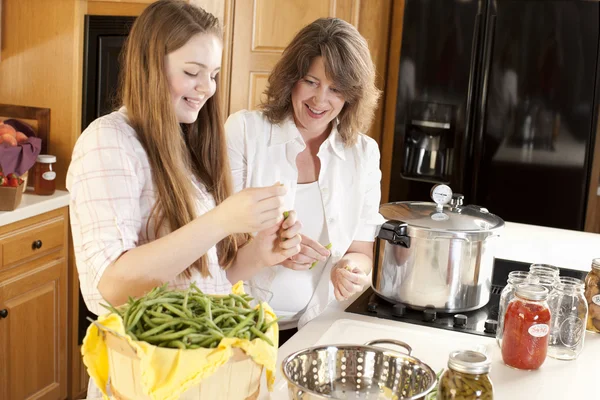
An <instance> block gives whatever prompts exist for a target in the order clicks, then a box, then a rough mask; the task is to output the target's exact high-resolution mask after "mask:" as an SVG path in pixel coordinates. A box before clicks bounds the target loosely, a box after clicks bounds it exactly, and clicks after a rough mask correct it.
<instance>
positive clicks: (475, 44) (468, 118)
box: [457, 11, 481, 191]
mask: <svg viewBox="0 0 600 400" xmlns="http://www.w3.org/2000/svg"><path fill="white" fill-rule="evenodd" d="M480 26H481V11H478V12H477V15H476V16H475V23H474V25H473V39H472V42H471V60H470V64H469V86H468V87H467V106H466V110H465V114H466V115H465V134H464V137H465V138H466V140H465V141H464V142H463V144H462V146H461V147H462V149H463V154H462V157H460V165H459V171H458V176H459V177H460V178H459V179H460V181H459V185H458V186H459V187H458V188H457V190H462V191H464V189H465V183H466V182H465V181H464V180H465V171H466V161H467V159H468V158H469V153H470V149H469V144H468V143H470V142H471V140H470V139H469V138H470V137H471V129H472V126H473V122H472V121H473V119H472V117H473V106H472V104H473V93H474V91H475V84H476V82H477V81H476V78H475V71H476V68H477V60H478V59H479V54H478V49H479V42H480V36H481V34H480V32H479V31H480V29H481V28H480Z"/></svg>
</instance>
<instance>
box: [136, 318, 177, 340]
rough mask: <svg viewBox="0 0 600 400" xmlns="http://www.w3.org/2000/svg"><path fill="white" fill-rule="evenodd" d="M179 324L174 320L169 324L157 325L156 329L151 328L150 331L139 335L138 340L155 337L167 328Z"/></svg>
mask: <svg viewBox="0 0 600 400" xmlns="http://www.w3.org/2000/svg"><path fill="white" fill-rule="evenodd" d="M179 323H180V321H179V320H176V319H174V320H172V321H169V322H165V323H164V324H162V325H159V326H157V327H156V328H152V329H150V330H148V331H146V332H144V333H143V334H141V335H140V339H146V338H147V337H150V336H153V335H156V334H158V333H160V332H162V331H164V330H165V329H167V328H169V327H171V326H174V325H178V324H179Z"/></svg>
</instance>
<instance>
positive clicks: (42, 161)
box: [33, 154, 56, 196]
mask: <svg viewBox="0 0 600 400" xmlns="http://www.w3.org/2000/svg"><path fill="white" fill-rule="evenodd" d="M55 162H56V156H51V155H48V154H40V155H39V156H37V159H36V162H35V166H34V169H33V171H34V173H33V191H34V193H35V194H37V195H41V196H50V195H51V194H54V191H55V190H56V172H54V171H53V165H54V163H55Z"/></svg>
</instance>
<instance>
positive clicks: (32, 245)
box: [0, 219, 65, 267]
mask: <svg viewBox="0 0 600 400" xmlns="http://www.w3.org/2000/svg"><path fill="white" fill-rule="evenodd" d="M64 245H65V243H64V220H62V219H61V220H57V221H53V222H48V223H46V224H40V225H34V226H32V227H31V228H30V229H26V230H24V231H22V232H19V233H16V234H15V235H11V236H10V237H8V238H6V239H5V240H3V241H2V242H0V246H1V247H2V251H0V254H1V255H2V266H3V267H7V266H9V265H12V264H17V263H21V262H24V261H27V260H28V259H30V258H34V257H39V256H41V255H44V254H47V253H49V252H51V251H57V250H60V249H61V247H63V246H64Z"/></svg>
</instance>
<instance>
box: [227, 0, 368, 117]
mask: <svg viewBox="0 0 600 400" xmlns="http://www.w3.org/2000/svg"><path fill="white" fill-rule="evenodd" d="M359 3H360V2H359V0H337V1H336V0H286V1H284V2H282V1H280V0H254V1H247V0H242V1H236V2H235V10H234V21H235V24H234V26H233V51H232V53H231V54H232V56H231V57H232V59H231V86H230V87H231V93H230V102H229V113H234V112H236V111H239V110H242V109H249V110H252V109H255V108H256V106H257V105H258V104H259V103H260V101H261V95H262V93H263V92H264V90H265V88H266V84H267V78H268V76H269V72H270V71H271V69H272V68H273V66H275V63H276V62H277V61H278V60H279V57H280V56H281V53H282V52H283V50H284V49H285V47H286V46H287V45H288V43H289V42H290V41H291V40H292V38H293V37H294V35H295V34H296V33H297V32H298V31H299V30H300V29H302V28H303V27H304V26H306V25H308V24H309V23H311V22H313V21H314V20H316V19H317V18H321V17H338V18H341V19H344V20H346V21H348V22H350V23H352V24H353V25H355V26H356V25H357V24H358V7H359Z"/></svg>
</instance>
